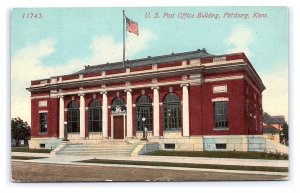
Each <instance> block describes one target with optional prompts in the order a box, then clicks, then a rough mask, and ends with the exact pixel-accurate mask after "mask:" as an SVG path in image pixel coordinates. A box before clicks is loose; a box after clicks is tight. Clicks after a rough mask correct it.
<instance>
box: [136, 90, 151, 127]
mask: <svg viewBox="0 0 300 193" xmlns="http://www.w3.org/2000/svg"><path fill="white" fill-rule="evenodd" d="M151 102H152V101H151V99H150V97H148V96H147V95H142V96H140V97H139V99H138V100H137V102H136V120H137V130H138V131H143V130H144V129H145V128H147V130H148V131H152V104H151ZM143 118H144V119H143Z"/></svg>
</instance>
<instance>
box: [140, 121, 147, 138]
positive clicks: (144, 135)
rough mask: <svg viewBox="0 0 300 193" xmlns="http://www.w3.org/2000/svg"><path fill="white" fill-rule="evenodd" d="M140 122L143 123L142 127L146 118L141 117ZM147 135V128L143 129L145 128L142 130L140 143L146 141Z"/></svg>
mask: <svg viewBox="0 0 300 193" xmlns="http://www.w3.org/2000/svg"><path fill="white" fill-rule="evenodd" d="M142 121H143V125H144V123H145V121H146V118H145V117H143V118H142ZM147 135H148V133H147V127H145V128H144V129H143V138H142V139H141V140H142V141H147Z"/></svg>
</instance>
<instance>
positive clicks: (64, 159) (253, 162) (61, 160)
mask: <svg viewBox="0 0 300 193" xmlns="http://www.w3.org/2000/svg"><path fill="white" fill-rule="evenodd" d="M15 153H16V152H14V153H12V155H14V154H15ZM18 153H20V152H18ZM28 154H30V155H28ZM31 154H33V153H24V155H23V156H32V155H31ZM48 155H49V157H48V158H44V159H33V160H13V161H22V162H32V163H48V164H71V165H90V166H109V167H136V168H153V169H171V170H194V171H214V172H224V173H247V174H264V175H285V176H288V173H287V172H265V171H245V170H222V169H205V168H203V169H202V168H201V169H200V168H184V167H164V166H141V165H139V166H137V165H123V164H98V163H82V162H78V161H83V160H89V159H109V160H126V161H150V162H174V163H193V164H218V165H239V166H266V167H288V166H289V162H288V160H259V159H231V158H203V157H175V156H146V155H141V156H138V157H125V156H123V157H117V156H109V155H107V156H65V155H57V156H52V155H50V154H48ZM18 156H22V155H21V154H18ZM38 157H40V155H39V156H38ZM42 157H46V156H42Z"/></svg>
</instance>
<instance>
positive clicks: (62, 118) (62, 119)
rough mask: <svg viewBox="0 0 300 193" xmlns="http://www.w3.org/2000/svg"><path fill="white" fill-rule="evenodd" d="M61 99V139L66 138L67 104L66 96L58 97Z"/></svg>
mask: <svg viewBox="0 0 300 193" xmlns="http://www.w3.org/2000/svg"><path fill="white" fill-rule="evenodd" d="M58 98H59V138H61V139H63V138H65V125H64V121H65V104H64V96H58Z"/></svg>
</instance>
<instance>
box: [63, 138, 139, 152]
mask: <svg viewBox="0 0 300 193" xmlns="http://www.w3.org/2000/svg"><path fill="white" fill-rule="evenodd" d="M137 145H138V144H137V143H133V144H130V143H127V142H125V141H117V142H115V141H102V142H101V143H99V144H95V143H74V144H68V145H67V147H66V148H65V149H64V150H62V151H61V152H60V153H59V154H61V155H78V156H80V155H90V156H91V155H110V156H111V155H123V156H130V155H131V152H132V151H133V150H134V149H135V147H136V146H137Z"/></svg>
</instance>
